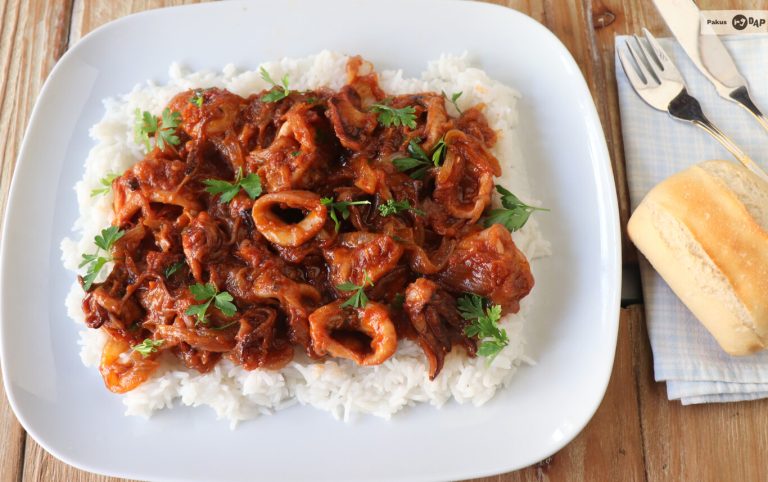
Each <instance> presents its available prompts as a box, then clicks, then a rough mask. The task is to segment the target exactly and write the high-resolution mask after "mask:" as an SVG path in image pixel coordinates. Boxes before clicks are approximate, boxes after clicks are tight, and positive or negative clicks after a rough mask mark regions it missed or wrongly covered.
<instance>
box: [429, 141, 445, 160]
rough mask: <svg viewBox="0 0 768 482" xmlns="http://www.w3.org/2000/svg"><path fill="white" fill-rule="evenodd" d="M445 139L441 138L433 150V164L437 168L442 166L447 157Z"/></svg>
mask: <svg viewBox="0 0 768 482" xmlns="http://www.w3.org/2000/svg"><path fill="white" fill-rule="evenodd" d="M445 149H446V145H445V138H442V137H441V138H440V140H439V141H437V144H435V148H434V149H432V156H431V158H432V163H433V164H434V165H435V167H440V164H442V162H443V158H444V157H445Z"/></svg>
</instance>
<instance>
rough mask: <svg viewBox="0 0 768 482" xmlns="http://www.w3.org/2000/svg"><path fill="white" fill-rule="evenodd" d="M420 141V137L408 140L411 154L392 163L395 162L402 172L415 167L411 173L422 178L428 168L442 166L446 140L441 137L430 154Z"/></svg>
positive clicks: (415, 177) (412, 175)
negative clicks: (425, 150)
mask: <svg viewBox="0 0 768 482" xmlns="http://www.w3.org/2000/svg"><path fill="white" fill-rule="evenodd" d="M420 142H421V139H420V138H419V137H414V138H412V139H411V140H410V141H408V147H407V148H406V150H407V151H408V154H409V155H410V156H409V157H401V158H399V159H394V160H393V161H392V164H394V165H395V167H396V168H397V170H398V171H400V172H405V171H410V170H411V169H415V170H414V171H412V172H411V173H410V174H409V175H410V176H411V177H412V178H413V179H422V178H423V177H424V174H426V172H427V169H429V168H430V167H432V166H434V167H440V164H441V163H442V162H443V158H444V157H445V149H446V144H445V140H443V139H440V140H439V141H438V142H437V144H435V148H434V149H432V154H430V155H427V153H426V152H424V149H422V148H421V146H420V145H419V143H420Z"/></svg>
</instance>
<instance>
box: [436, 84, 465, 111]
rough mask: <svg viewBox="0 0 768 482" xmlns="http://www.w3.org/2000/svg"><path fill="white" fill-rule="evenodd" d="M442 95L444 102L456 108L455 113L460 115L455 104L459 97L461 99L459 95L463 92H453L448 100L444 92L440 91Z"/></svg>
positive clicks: (457, 105)
mask: <svg viewBox="0 0 768 482" xmlns="http://www.w3.org/2000/svg"><path fill="white" fill-rule="evenodd" d="M441 92H442V93H443V97H445V100H447V101H448V102H450V103H451V104H453V106H454V107H455V108H456V111H457V112H458V113H459V114H461V109H459V104H457V103H456V101H457V100H459V97H461V94H463V93H464V92H454V93H453V94H451V97H450V99H449V98H448V95H447V94H446V93H445V91H444V90H443V91H441Z"/></svg>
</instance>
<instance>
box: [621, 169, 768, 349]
mask: <svg viewBox="0 0 768 482" xmlns="http://www.w3.org/2000/svg"><path fill="white" fill-rule="evenodd" d="M627 231H628V233H629V237H630V239H632V241H633V242H634V243H635V245H636V246H637V248H638V249H639V250H640V252H642V253H643V254H644V255H645V257H646V258H648V261H650V263H651V264H652V265H653V267H654V268H655V269H656V271H658V272H659V274H660V275H661V277H662V278H664V280H665V281H666V282H667V284H669V286H670V287H671V288H672V290H673V291H674V292H675V294H677V296H678V297H679V298H680V299H681V300H682V301H683V303H685V305H686V306H687V307H688V308H689V309H690V310H691V311H692V312H693V314H694V315H695V316H696V318H698V319H699V321H701V323H702V324H703V325H704V326H705V327H706V328H707V330H709V332H710V333H712V335H713V336H714V337H715V339H716V340H717V342H718V343H719V344H720V346H721V347H722V348H723V350H725V351H726V352H728V353H729V354H731V355H748V354H750V353H754V352H755V351H758V350H762V349H764V348H766V346H768V183H766V182H764V181H763V180H762V179H760V178H758V177H757V176H756V175H755V174H753V173H752V172H750V171H749V170H747V169H746V168H744V167H742V166H741V165H739V164H737V163H735V162H728V161H707V162H702V163H700V164H697V165H695V166H693V167H691V168H689V169H686V170H685V171H683V172H680V173H678V174H675V175H674V176H671V177H670V178H668V179H666V180H664V181H663V182H661V183H660V184H659V185H657V186H656V187H654V188H653V189H652V190H651V192H649V193H648V195H647V196H646V197H645V199H643V201H642V202H641V203H640V205H639V206H638V207H637V209H636V210H635V212H634V213H633V214H632V217H631V218H630V220H629V224H628V226H627Z"/></svg>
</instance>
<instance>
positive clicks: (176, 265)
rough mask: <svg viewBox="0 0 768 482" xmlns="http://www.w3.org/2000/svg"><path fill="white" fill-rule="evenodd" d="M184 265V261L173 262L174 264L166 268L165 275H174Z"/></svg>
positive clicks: (168, 276) (167, 276)
mask: <svg viewBox="0 0 768 482" xmlns="http://www.w3.org/2000/svg"><path fill="white" fill-rule="evenodd" d="M183 266H184V261H177V262H176V263H173V264H172V265H170V266H168V267H167V268H165V277H166V278H170V277H171V276H173V274H174V273H175V272H177V271H178V270H180V269H181V268H182V267H183Z"/></svg>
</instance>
